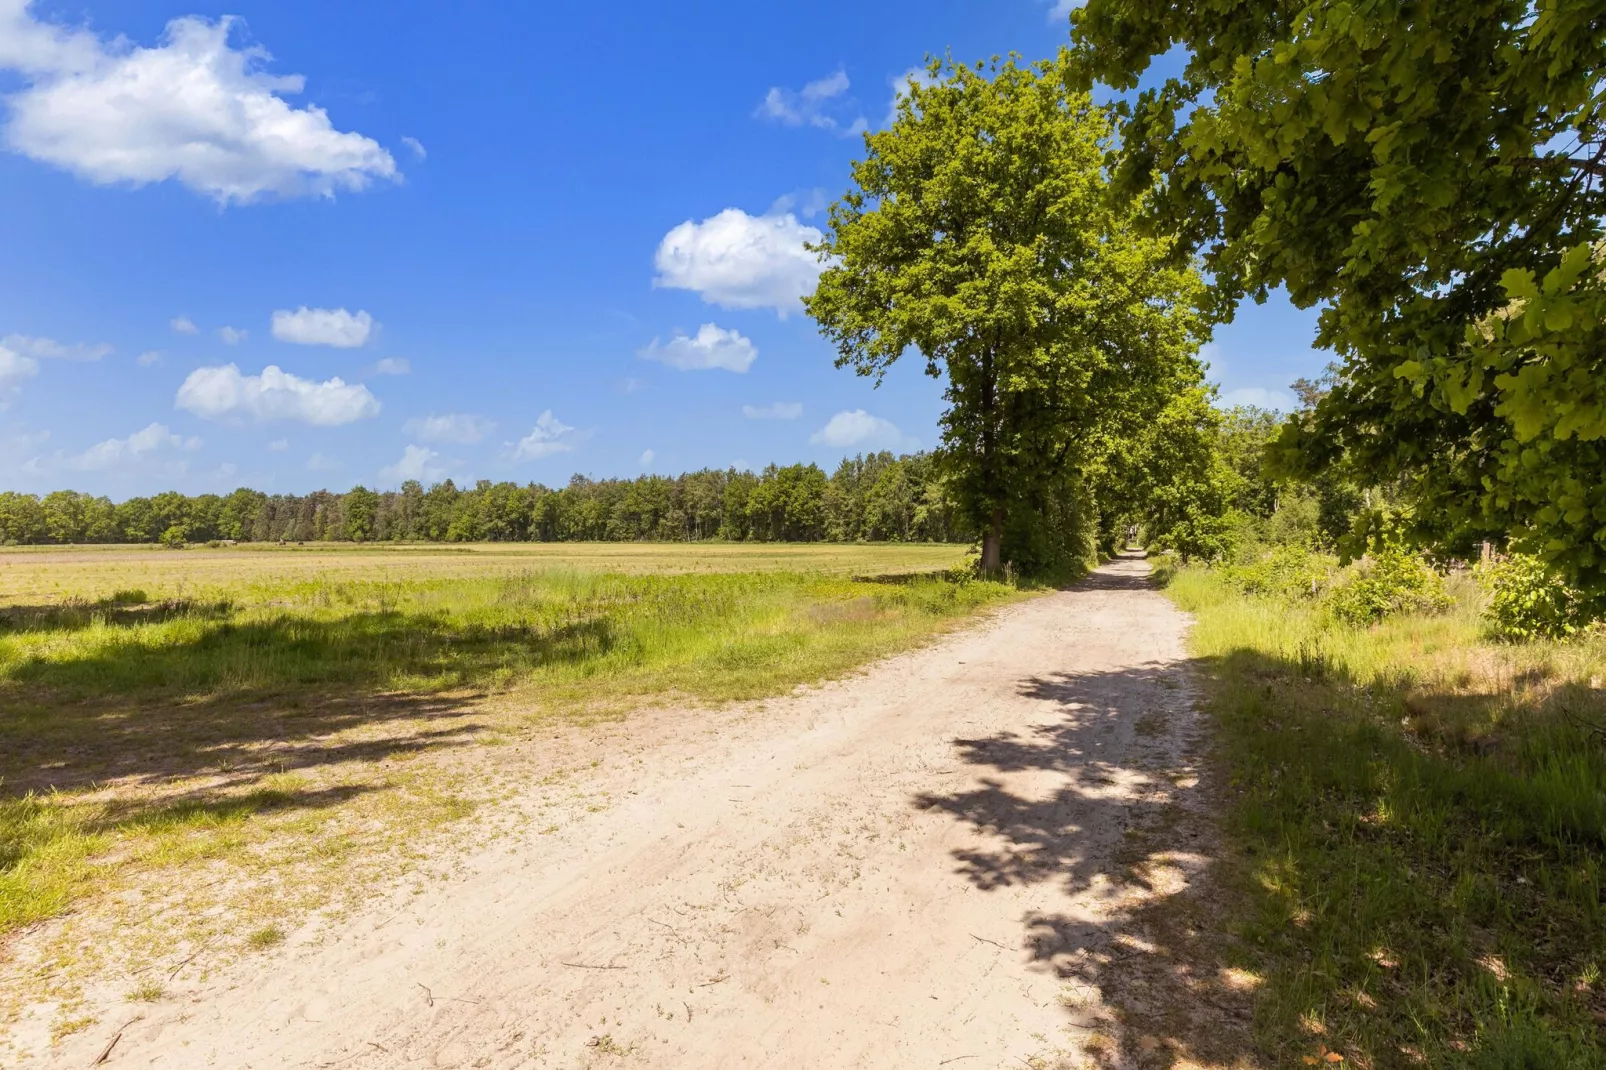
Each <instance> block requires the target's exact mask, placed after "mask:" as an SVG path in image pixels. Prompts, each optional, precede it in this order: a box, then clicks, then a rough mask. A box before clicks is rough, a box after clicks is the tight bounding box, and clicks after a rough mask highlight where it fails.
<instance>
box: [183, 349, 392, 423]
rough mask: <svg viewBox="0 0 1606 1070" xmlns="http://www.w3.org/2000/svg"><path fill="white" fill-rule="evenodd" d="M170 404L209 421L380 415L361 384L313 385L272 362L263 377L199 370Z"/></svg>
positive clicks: (228, 368) (231, 368) (348, 419)
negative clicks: (282, 369) (280, 368)
mask: <svg viewBox="0 0 1606 1070" xmlns="http://www.w3.org/2000/svg"><path fill="white" fill-rule="evenodd" d="M174 404H175V405H176V406H177V407H178V408H180V409H184V410H186V411H188V412H193V413H194V414H195V415H197V416H200V417H202V418H203V419H207V420H236V421H239V420H247V421H255V422H257V423H263V422H266V421H269V420H296V421H299V422H301V423H305V424H313V425H315V426H318V427H338V426H340V425H341V424H349V423H353V422H355V421H357V420H366V419H369V418H371V417H374V416H378V415H379V399H378V398H376V397H374V396H373V395H372V394H370V393H369V392H368V388H367V387H365V386H363V385H361V384H360V383H347V382H345V381H344V380H342V379H340V378H338V377H337V378H334V379H329V380H326V381H325V382H321V383H318V382H313V381H312V380H310V379H302V378H300V377H299V376H295V375H291V374H290V373H289V372H285V371H281V370H279V368H277V367H276V366H274V365H272V364H270V365H268V366H267V367H266V368H263V369H262V374H261V375H241V374H240V369H239V368H238V367H236V366H235V365H233V364H225V365H222V366H220V367H212V368H197V369H196V370H195V371H193V372H191V373H190V375H189V378H187V379H185V380H184V383H183V385H182V386H180V387H179V388H178V397H177V398H176V399H175V400H174Z"/></svg>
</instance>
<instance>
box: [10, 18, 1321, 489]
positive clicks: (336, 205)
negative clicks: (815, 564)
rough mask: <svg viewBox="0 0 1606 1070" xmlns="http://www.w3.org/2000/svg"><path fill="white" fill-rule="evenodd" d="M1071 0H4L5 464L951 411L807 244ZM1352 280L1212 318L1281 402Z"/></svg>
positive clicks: (65, 480) (654, 452) (562, 475)
mask: <svg viewBox="0 0 1606 1070" xmlns="http://www.w3.org/2000/svg"><path fill="white" fill-rule="evenodd" d="M1064 39H1065V27H1064V21H1063V17H1062V14H1056V12H1054V11H1053V10H1051V3H1050V2H1049V0H994V2H992V3H989V4H982V3H978V2H976V0H923V2H921V3H919V4H916V3H914V2H912V0H909V2H905V0H887V2H882V3H874V4H863V3H854V4H848V3H842V2H839V0H816V2H814V3H810V4H806V5H801V4H799V5H770V4H736V3H730V2H728V0H721V2H715V0H700V2H699V0H688V2H682V3H678V4H673V5H663V4H637V5H627V6H626V7H620V6H619V5H595V4H591V5H587V4H539V5H537V4H514V3H503V4H488V3H472V2H470V3H459V4H452V5H439V4H420V3H407V2H400V3H398V2H394V0H393V2H391V3H387V4H383V5H381V4H378V3H363V2H347V3H342V4H335V5H330V4H323V3H320V4H316V5H315V4H313V3H311V2H309V0H275V2H273V3H267V2H265V0H227V2H226V3H225V4H224V6H206V5H203V4H198V3H196V2H195V0H79V2H74V3H70V4H68V3H59V2H57V0H39V2H36V3H32V4H29V3H26V2H25V0H0V94H4V100H3V103H0V249H3V250H4V251H5V252H4V255H0V403H3V404H4V406H5V407H4V408H3V409H0V488H5V489H22V490H35V491H39V490H47V489H54V488H57V487H63V486H70V487H74V488H77V489H82V490H88V491H93V492H95V493H105V494H110V495H111V496H112V497H114V498H118V499H121V498H123V497H127V496H129V495H132V494H143V493H151V492H153V491H156V490H161V489H169V488H173V489H180V490H184V491H187V492H192V493H194V492H201V491H207V490H213V491H224V490H229V489H232V488H233V487H235V486H239V485H242V484H243V485H249V486H254V487H258V488H261V489H264V490H269V491H305V490H309V489H314V488H316V487H321V486H329V487H333V488H337V489H344V488H346V487H349V486H351V485H353V484H356V483H363V484H366V485H369V486H376V485H377V486H395V485H397V484H398V483H399V482H400V480H401V479H403V478H407V477H417V478H422V479H424V480H425V481H426V482H428V481H432V480H434V479H439V478H442V477H445V476H451V477H453V478H455V479H458V480H464V479H474V478H491V479H514V480H518V481H521V482H523V481H527V480H538V481H542V482H546V483H549V484H556V483H562V482H564V481H566V480H567V478H568V476H569V474H570V473H572V472H575V471H580V472H585V473H587V474H590V475H594V476H606V475H634V474H636V473H638V472H641V471H659V472H665V473H674V472H679V471H682V470H686V469H693V468H699V467H702V466H705V465H713V466H721V467H722V466H725V465H729V464H733V463H735V464H748V465H753V466H761V465H763V464H764V463H766V462H769V461H772V460H773V461H778V462H782V463H786V462H791V461H798V460H802V461H809V460H812V461H817V462H819V463H820V464H822V465H823V466H825V467H827V468H830V467H831V466H832V465H834V464H835V462H836V461H837V460H838V459H839V458H840V457H841V456H843V455H844V454H846V453H854V452H859V451H861V450H865V449H876V448H882V447H890V448H894V449H907V448H913V447H916V446H918V447H929V446H931V445H933V444H935V442H936V438H937V434H936V418H937V415H938V413H939V412H940V409H941V387H940V384H939V383H937V382H935V381H933V380H930V379H927V378H926V377H924V376H923V375H922V374H921V373H920V369H919V367H918V362H916V361H909V362H907V366H905V367H899V368H897V369H895V371H894V373H893V374H892V375H891V376H889V378H888V379H887V380H886V382H885V383H884V384H883V385H882V387H881V388H880V389H879V390H875V389H872V388H871V384H870V383H869V382H868V381H865V380H862V379H858V378H856V377H854V376H853V375H851V374H849V373H845V372H839V371H836V370H835V369H834V368H833V367H832V356H833V354H832V351H831V350H830V348H829V347H828V346H827V345H826V343H825V342H824V341H823V340H822V339H820V338H819V337H818V335H817V334H816V333H815V331H814V329H813V327H812V325H811V324H810V322H809V320H808V319H807V318H806V317H805V316H803V315H802V314H801V310H800V309H798V308H797V306H796V294H797V293H798V292H801V290H802V289H806V288H807V283H808V278H809V272H810V270H811V267H810V265H809V263H808V260H807V258H806V257H805V256H801V255H799V245H800V243H801V241H802V240H803V239H804V238H806V237H807V236H808V234H809V228H811V227H813V226H816V225H819V224H820V223H821V221H822V220H821V215H820V208H821V207H822V205H823V204H824V203H825V202H826V201H828V200H829V199H831V198H834V197H835V196H837V195H839V194H840V193H841V192H842V191H843V190H844V188H845V185H846V181H847V167H848V163H849V161H850V160H852V159H853V158H854V156H855V154H856V153H857V152H858V151H859V150H860V149H861V147H862V145H861V142H860V140H859V138H858V131H859V130H861V129H863V128H864V127H865V126H866V125H868V126H871V127H875V126H879V125H881V124H882V123H884V122H885V120H886V116H887V113H888V111H889V108H890V106H891V102H892V97H893V86H894V84H895V82H896V81H897V80H899V79H900V78H901V76H902V75H903V74H904V73H905V72H907V71H908V70H909V69H910V68H911V67H914V66H917V65H919V64H920V63H921V62H922V60H923V58H924V57H925V56H926V54H928V53H932V52H937V53H940V52H943V51H945V50H950V49H951V50H952V52H953V54H954V55H955V56H956V57H959V58H977V57H983V56H987V55H991V54H994V53H998V52H1005V51H1010V50H1014V51H1018V52H1020V53H1022V54H1023V55H1025V56H1027V57H1037V56H1043V55H1048V54H1050V53H1051V52H1052V51H1053V50H1054V49H1056V48H1057V47H1058V46H1059V45H1060V44H1061V43H1062V42H1063V41H1064ZM1313 330H1314V315H1313V314H1310V313H1304V312H1300V311H1298V310H1295V309H1293V308H1291V307H1289V306H1288V305H1287V303H1286V302H1285V301H1274V302H1271V303H1269V304H1268V305H1266V306H1264V307H1260V308H1247V309H1245V310H1244V312H1243V313H1242V314H1241V315H1240V318H1239V320H1238V322H1237V323H1235V324H1233V325H1232V326H1231V327H1228V328H1225V329H1223V330H1222V331H1220V332H1218V336H1217V340H1216V342H1215V343H1214V344H1213V347H1212V349H1211V351H1210V353H1209V354H1208V356H1209V358H1210V359H1211V360H1212V362H1213V364H1214V366H1215V375H1216V377H1217V379H1218V381H1219V382H1220V383H1221V385H1222V388H1223V396H1224V397H1225V398H1227V399H1228V400H1231V401H1258V402H1260V403H1271V404H1276V403H1278V402H1279V401H1280V400H1283V399H1286V398H1287V393H1286V386H1287V384H1288V383H1289V382H1291V381H1292V380H1293V379H1295V378H1297V377H1298V376H1301V375H1308V374H1312V373H1313V372H1315V371H1316V370H1318V369H1319V368H1320V367H1321V366H1322V365H1323V364H1324V363H1325V356H1324V355H1323V354H1319V353H1315V352H1313V351H1311V349H1310V338H1311V335H1312V333H1313Z"/></svg>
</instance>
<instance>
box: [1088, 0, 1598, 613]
mask: <svg viewBox="0 0 1606 1070" xmlns="http://www.w3.org/2000/svg"><path fill="white" fill-rule="evenodd" d="M1603 28H1606V5H1603V4H1602V3H1601V2H1599V0H1584V2H1579V0H1536V2H1529V0H1476V2H1466V0H1425V2H1422V3H1412V4H1405V3H1381V4H1364V5H1363V4H1357V3H1347V2H1316V3H1308V4H1300V5H1290V4H1285V3H1281V2H1279V0H1247V2H1245V0H1200V2H1199V3H1195V4H1189V5H1185V6H1184V5H1157V4H1151V3H1146V2H1144V0H1088V3H1087V4H1086V6H1085V7H1084V8H1083V9H1081V10H1080V11H1077V12H1075V13H1074V14H1073V16H1072V34H1073V39H1074V43H1075V48H1074V49H1073V52H1072V56H1071V59H1070V61H1069V63H1068V66H1067V71H1068V76H1069V79H1070V83H1071V84H1072V85H1073V86H1081V87H1086V86H1090V85H1091V84H1093V83H1094V82H1095V81H1101V82H1104V83H1107V84H1109V85H1112V86H1114V87H1115V88H1117V89H1119V90H1123V91H1132V90H1135V89H1137V88H1138V86H1139V81H1140V78H1142V77H1143V76H1144V74H1145V73H1146V72H1147V71H1148V70H1149V68H1150V65H1151V63H1152V62H1153V61H1154V60H1155V59H1156V58H1157V57H1159V56H1162V55H1165V54H1167V53H1169V52H1171V51H1172V50H1174V49H1181V50H1183V51H1184V52H1185V53H1186V55H1187V63H1186V67H1185V70H1184V71H1183V72H1182V73H1181V74H1180V75H1179V76H1177V77H1174V78H1170V79H1167V80H1166V81H1165V82H1164V83H1163V84H1159V85H1154V86H1151V87H1150V88H1146V89H1144V90H1143V91H1142V92H1138V93H1136V95H1135V96H1133V97H1131V98H1130V99H1128V100H1126V101H1124V102H1123V103H1122V104H1121V105H1120V114H1121V119H1122V133H1123V138H1124V145H1123V151H1122V153H1121V154H1120V155H1118V156H1115V157H1113V160H1114V163H1115V166H1116V170H1117V175H1118V177H1117V184H1118V186H1119V187H1120V188H1121V189H1122V190H1123V191H1124V192H1126V193H1128V194H1130V195H1132V196H1136V197H1142V198H1143V199H1144V204H1145V206H1146V210H1145V221H1146V223H1147V225H1148V226H1149V227H1150V228H1151V229H1152V230H1153V231H1154V232H1156V233H1162V234H1168V235H1176V236H1177V237H1178V239H1179V241H1178V245H1177V247H1176V253H1177V255H1178V256H1185V255H1187V254H1189V253H1194V252H1197V253H1198V254H1199V255H1200V256H1202V258H1203V262H1204V264H1205V266H1206V268H1207V270H1208V271H1209V273H1210V274H1211V277H1212V279H1213V285H1212V296H1213V309H1214V314H1215V315H1216V316H1217V317H1218V318H1222V319H1225V318H1230V316H1231V315H1232V313H1233V310H1234V308H1235V307H1236V305H1237V303H1238V302H1239V301H1241V300H1242V299H1243V298H1244V297H1246V296H1247V297H1254V298H1256V299H1263V298H1264V297H1265V296H1266V295H1267V293H1268V292H1269V291H1270V290H1271V289H1273V288H1276V287H1283V288H1286V290H1287V292H1288V294H1289V296H1290V297H1291V298H1292V299H1293V300H1294V302H1295V303H1296V304H1298V305H1300V306H1302V307H1311V306H1320V307H1321V308H1322V310H1323V311H1322V315H1321V320H1320V329H1319V335H1318V341H1319V343H1320V344H1321V345H1323V346H1326V347H1329V348H1331V349H1333V350H1334V351H1335V352H1336V353H1337V355H1338V356H1339V357H1340V358H1342V361H1343V365H1342V372H1341V374H1340V375H1339V376H1338V378H1337V381H1336V382H1335V383H1334V385H1333V388H1332V389H1331V390H1330V391H1329V392H1328V393H1327V394H1326V396H1324V397H1323V398H1322V399H1321V400H1320V402H1319V404H1317V406H1316V407H1315V409H1314V410H1313V411H1312V412H1310V413H1308V414H1305V415H1302V416H1300V417H1299V418H1297V419H1296V420H1294V421H1293V422H1292V423H1291V424H1290V426H1289V427H1288V428H1287V430H1286V431H1285V432H1284V434H1283V436H1282V438H1281V440H1280V443H1279V446H1278V448H1277V450H1276V459H1277V462H1278V464H1279V465H1280V467H1281V469H1282V470H1283V471H1284V472H1285V473H1286V474H1290V475H1306V476H1308V475H1311V474H1313V473H1315V472H1319V471H1321V470H1323V469H1325V468H1327V467H1329V466H1330V465H1332V464H1334V463H1335V462H1337V461H1338V460H1339V459H1340V458H1343V459H1344V463H1345V464H1346V465H1347V466H1349V467H1350V468H1351V470H1353V471H1355V472H1356V473H1359V474H1360V475H1361V476H1362V477H1364V478H1365V479H1366V480H1367V481H1368V482H1371V483H1373V484H1390V485H1393V486H1397V487H1398V488H1399V489H1400V491H1401V493H1402V494H1403V495H1404V500H1405V503H1406V504H1407V506H1409V508H1408V510H1407V513H1406V520H1407V529H1408V534H1409V536H1410V537H1411V538H1413V539H1415V540H1416V541H1418V542H1422V543H1426V544H1429V545H1433V546H1435V547H1437V548H1439V549H1441V550H1447V551H1450V552H1457V553H1465V552H1467V551H1468V549H1469V548H1470V545H1471V543H1472V542H1473V541H1474V540H1477V539H1481V538H1486V537H1492V538H1497V539H1499V538H1504V537H1505V536H1506V535H1507V534H1508V533H1509V534H1511V535H1513V536H1514V537H1515V538H1516V539H1517V540H1518V542H1519V544H1521V545H1523V546H1527V547H1530V548H1532V549H1535V550H1537V551H1539V552H1540V553H1541V554H1543V555H1544V557H1545V558H1546V559H1547V560H1549V561H1550V562H1551V563H1552V564H1553V565H1554V566H1556V567H1558V568H1559V569H1560V570H1561V571H1563V572H1564V573H1565V574H1566V575H1568V576H1570V577H1572V578H1573V579H1576V580H1579V581H1581V582H1584V583H1585V584H1586V585H1587V586H1589V587H1591V588H1592V589H1594V590H1596V591H1600V590H1606V498H1603V497H1602V496H1601V495H1600V492H1599V491H1598V489H1597V488H1599V487H1600V486H1601V485H1602V484H1606V453H1602V452H1601V450H1600V449H1599V448H1598V445H1597V443H1598V441H1599V440H1598V437H1597V436H1598V430H1597V429H1598V428H1599V426H1600V423H1601V419H1602V416H1603V410H1602V409H1601V403H1600V400H1599V398H1600V395H1599V393H1598V390H1597V389H1596V384H1598V382H1599V381H1600V378H1601V375H1602V373H1603V372H1606V368H1603V367H1602V365H1601V359H1602V358H1601V356H1600V352H1601V347H1600V342H1599V339H1600V334H1599V332H1600V330H1601V323H1602V320H1601V313H1602V309H1603V306H1602V304H1601V301H1600V299H1599V297H1598V296H1595V295H1596V294H1598V292H1599V289H1600V285H1601V284H1600V278H1599V274H1598V272H1595V271H1591V270H1586V268H1585V261H1586V260H1587V259H1588V257H1589V255H1590V254H1589V253H1588V249H1589V247H1591V246H1592V245H1593V244H1594V243H1595V242H1597V241H1598V240H1599V239H1600V238H1601V229H1602V228H1601V221H1602V210H1603V208H1606V122H1603V118H1606V113H1603V107H1606V83H1603V80H1602V75H1601V72H1602V70H1606V40H1603V36H1606V29H1603ZM1580 250H1582V251H1580ZM1558 272H1559V274H1558ZM1513 300H1523V301H1525V302H1527V304H1528V307H1530V308H1533V307H1537V306H1539V305H1541V304H1542V305H1543V306H1544V308H1545V311H1544V312H1543V313H1542V314H1538V315H1530V314H1529V313H1527V312H1525V313H1524V314H1523V315H1522V316H1521V317H1513V316H1512V315H1511V307H1510V306H1511V302H1512V301H1513ZM1519 321H1520V322H1519Z"/></svg>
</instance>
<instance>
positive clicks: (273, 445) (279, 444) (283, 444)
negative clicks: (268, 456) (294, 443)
mask: <svg viewBox="0 0 1606 1070" xmlns="http://www.w3.org/2000/svg"><path fill="white" fill-rule="evenodd" d="M289 448H290V440H289V439H287V438H276V439H274V440H273V441H272V442H270V443H268V452H269V453H283V452H284V451H285V450H287V449H289Z"/></svg>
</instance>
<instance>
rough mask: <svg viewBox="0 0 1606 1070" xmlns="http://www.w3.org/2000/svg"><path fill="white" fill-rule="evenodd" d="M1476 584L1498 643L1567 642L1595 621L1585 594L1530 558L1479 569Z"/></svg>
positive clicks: (1522, 556) (1523, 556) (1510, 559)
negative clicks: (1485, 598)
mask: <svg viewBox="0 0 1606 1070" xmlns="http://www.w3.org/2000/svg"><path fill="white" fill-rule="evenodd" d="M1478 581H1479V583H1480V584H1482V586H1483V589H1484V591H1485V592H1486V593H1487V594H1488V596H1489V602H1488V605H1486V606H1485V607H1484V610H1483V615H1484V619H1485V620H1486V621H1487V622H1488V624H1489V631H1490V633H1491V634H1492V635H1493V636H1494V637H1495V638H1497V639H1504V640H1507V641H1508V642H1522V641H1525V640H1532V639H1565V638H1567V637H1568V636H1570V635H1576V634H1578V632H1580V631H1582V630H1583V629H1584V628H1585V627H1586V626H1587V625H1588V624H1589V623H1590V621H1591V619H1592V617H1593V614H1591V613H1590V612H1589V607H1588V606H1587V604H1586V602H1585V600H1584V597H1583V595H1582V594H1580V593H1579V592H1578V590H1577V589H1576V588H1574V587H1572V586H1571V585H1569V584H1568V583H1567V582H1566V581H1564V580H1563V579H1562V578H1561V577H1559V576H1557V575H1556V574H1555V573H1553V572H1551V571H1550V569H1549V568H1548V567H1546V565H1545V563H1544V562H1543V561H1541V560H1540V559H1539V558H1537V557H1534V556H1532V555H1531V554H1513V555H1512V556H1510V557H1508V558H1506V559H1505V560H1503V561H1496V562H1494V563H1493V564H1490V565H1483V566H1480V567H1479V569H1478Z"/></svg>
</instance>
